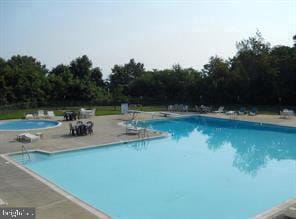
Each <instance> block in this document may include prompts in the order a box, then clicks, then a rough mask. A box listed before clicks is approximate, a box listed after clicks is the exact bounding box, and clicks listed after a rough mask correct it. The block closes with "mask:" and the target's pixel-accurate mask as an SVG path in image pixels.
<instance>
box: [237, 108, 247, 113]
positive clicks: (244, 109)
mask: <svg viewBox="0 0 296 219" xmlns="http://www.w3.org/2000/svg"><path fill="white" fill-rule="evenodd" d="M238 114H239V115H245V114H247V111H246V108H244V107H242V108H240V109H239V111H238Z"/></svg>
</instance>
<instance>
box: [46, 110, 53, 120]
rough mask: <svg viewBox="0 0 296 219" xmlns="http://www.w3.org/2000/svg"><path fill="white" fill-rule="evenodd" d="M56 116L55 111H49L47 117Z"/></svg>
mask: <svg viewBox="0 0 296 219" xmlns="http://www.w3.org/2000/svg"><path fill="white" fill-rule="evenodd" d="M54 117H55V115H54V112H53V111H47V118H49V119H52V118H54Z"/></svg>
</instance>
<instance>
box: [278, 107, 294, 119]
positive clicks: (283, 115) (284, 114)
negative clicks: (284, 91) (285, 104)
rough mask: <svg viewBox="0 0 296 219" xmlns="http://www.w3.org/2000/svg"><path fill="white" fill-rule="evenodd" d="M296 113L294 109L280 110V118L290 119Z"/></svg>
mask: <svg viewBox="0 0 296 219" xmlns="http://www.w3.org/2000/svg"><path fill="white" fill-rule="evenodd" d="M294 115H295V113H294V111H293V110H288V109H284V110H283V111H280V118H282V119H289V118H290V117H291V116H294Z"/></svg>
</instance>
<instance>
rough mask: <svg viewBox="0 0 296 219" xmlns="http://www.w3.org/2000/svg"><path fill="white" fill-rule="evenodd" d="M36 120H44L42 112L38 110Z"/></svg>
mask: <svg viewBox="0 0 296 219" xmlns="http://www.w3.org/2000/svg"><path fill="white" fill-rule="evenodd" d="M37 118H38V119H44V118H45V114H44V110H38V112H37Z"/></svg>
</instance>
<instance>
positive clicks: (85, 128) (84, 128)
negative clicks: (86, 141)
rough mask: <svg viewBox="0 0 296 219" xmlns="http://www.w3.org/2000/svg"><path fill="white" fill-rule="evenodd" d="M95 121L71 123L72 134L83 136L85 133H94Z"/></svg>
mask: <svg viewBox="0 0 296 219" xmlns="http://www.w3.org/2000/svg"><path fill="white" fill-rule="evenodd" d="M93 127H94V123H93V122H92V121H88V122H86V123H83V122H82V121H77V123H76V125H73V124H72V123H69V128H70V134H71V135H73V136H83V135H92V134H93V132H94V131H93Z"/></svg>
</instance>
